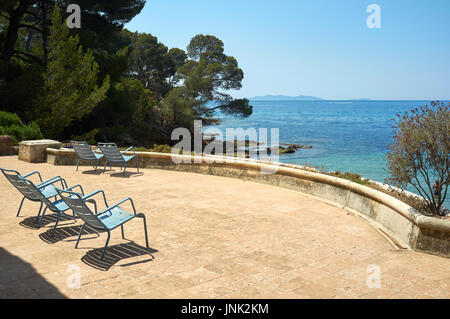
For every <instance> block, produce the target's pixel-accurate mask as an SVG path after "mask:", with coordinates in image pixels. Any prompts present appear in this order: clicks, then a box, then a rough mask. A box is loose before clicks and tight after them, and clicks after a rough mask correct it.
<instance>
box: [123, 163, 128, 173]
mask: <svg viewBox="0 0 450 319" xmlns="http://www.w3.org/2000/svg"><path fill="white" fill-rule="evenodd" d="M126 170H127V163H126V162H125V165H124V169H123V176H125V171H126Z"/></svg>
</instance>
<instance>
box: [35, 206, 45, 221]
mask: <svg viewBox="0 0 450 319" xmlns="http://www.w3.org/2000/svg"><path fill="white" fill-rule="evenodd" d="M43 204H44V203H42V202H41V206H40V207H39V212H38V214H37V216H36V223H37V222H38V221H39V216H41V211H42V205H43ZM45 209H47V207H45ZM45 209H44V211H45Z"/></svg>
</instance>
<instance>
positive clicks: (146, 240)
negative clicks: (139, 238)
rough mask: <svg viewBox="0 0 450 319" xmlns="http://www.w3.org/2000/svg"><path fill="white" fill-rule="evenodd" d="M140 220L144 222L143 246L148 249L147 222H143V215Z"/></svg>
mask: <svg viewBox="0 0 450 319" xmlns="http://www.w3.org/2000/svg"><path fill="white" fill-rule="evenodd" d="M142 219H143V220H144V232H145V245H146V246H147V248H149V247H148V235H147V222H146V220H145V215H144V214H142Z"/></svg>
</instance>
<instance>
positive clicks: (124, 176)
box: [109, 171, 144, 178]
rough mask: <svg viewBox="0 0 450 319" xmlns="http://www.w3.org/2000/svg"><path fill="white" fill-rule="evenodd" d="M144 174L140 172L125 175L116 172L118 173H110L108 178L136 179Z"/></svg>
mask: <svg viewBox="0 0 450 319" xmlns="http://www.w3.org/2000/svg"><path fill="white" fill-rule="evenodd" d="M143 175H144V173H142V172H139V173H138V172H128V171H126V172H125V175H124V174H123V172H118V173H111V174H109V176H111V177H121V178H130V177H138V176H143Z"/></svg>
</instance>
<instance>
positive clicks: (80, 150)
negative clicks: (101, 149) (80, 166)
mask: <svg viewBox="0 0 450 319" xmlns="http://www.w3.org/2000/svg"><path fill="white" fill-rule="evenodd" d="M70 144H71V145H72V147H73V148H74V150H75V152H77V154H78V156H79V157H80V158H81V159H82V160H96V159H97V158H96V157H95V155H94V152H92V150H91V147H90V146H89V144H88V143H87V142H84V141H71V142H70Z"/></svg>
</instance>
